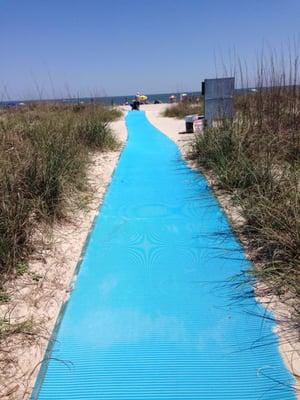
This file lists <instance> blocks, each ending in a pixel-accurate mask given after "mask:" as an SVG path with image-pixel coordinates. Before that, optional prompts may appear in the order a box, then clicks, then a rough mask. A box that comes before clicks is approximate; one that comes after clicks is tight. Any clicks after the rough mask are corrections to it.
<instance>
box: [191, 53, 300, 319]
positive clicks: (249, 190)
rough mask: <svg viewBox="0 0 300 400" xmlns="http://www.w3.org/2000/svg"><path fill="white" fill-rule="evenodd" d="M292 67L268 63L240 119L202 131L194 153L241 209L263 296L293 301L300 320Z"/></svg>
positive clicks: (297, 116)
mask: <svg viewBox="0 0 300 400" xmlns="http://www.w3.org/2000/svg"><path fill="white" fill-rule="evenodd" d="M291 65H292V66H294V68H293V67H291V70H290V71H288V73H286V72H285V71H282V70H278V69H276V66H275V65H274V64H273V61H271V65H268V66H266V65H261V68H260V69H259V74H258V77H257V85H256V86H257V91H256V92H247V93H244V94H242V95H239V96H236V98H235V103H236V104H235V106H236V116H235V118H234V120H233V121H220V122H219V124H218V126H217V127H214V128H211V129H206V130H205V132H204V133H203V135H197V136H196V137H195V140H194V143H193V150H192V153H191V157H192V158H193V159H195V160H196V161H197V162H198V165H199V166H200V167H201V168H203V169H204V170H206V171H210V172H212V173H213V176H214V179H215V184H216V187H217V188H219V189H222V190H224V191H225V192H227V193H229V194H230V195H231V197H232V199H233V202H234V204H235V205H236V206H238V209H239V210H241V212H242V215H243V217H244V219H245V224H244V225H243V227H242V228H240V229H239V233H240V235H242V237H244V238H246V240H247V243H248V246H249V252H250V255H251V257H252V260H253V261H254V262H255V263H254V267H253V269H252V270H251V271H250V274H249V279H251V276H252V277H253V276H254V277H256V278H259V280H260V281H261V282H264V283H265V284H266V285H263V288H264V289H263V292H262V293H261V295H262V296H265V295H274V294H275V295H276V296H280V297H281V298H282V299H283V301H285V302H287V303H289V306H291V304H292V308H293V312H292V314H293V318H294V321H295V322H296V324H297V326H299V325H300V311H299V305H300V86H299V82H298V72H297V70H296V66H297V62H296V60H295V63H292V64H291Z"/></svg>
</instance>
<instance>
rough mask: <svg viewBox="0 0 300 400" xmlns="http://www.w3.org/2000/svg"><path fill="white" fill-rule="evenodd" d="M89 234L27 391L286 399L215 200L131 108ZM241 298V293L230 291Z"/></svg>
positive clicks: (131, 398)
mask: <svg viewBox="0 0 300 400" xmlns="http://www.w3.org/2000/svg"><path fill="white" fill-rule="evenodd" d="M126 120H127V126H128V130H129V140H128V143H127V146H126V148H125V150H124V151H123V154H122V156H121V158H120V161H119V164H118V167H117V170H116V172H115V174H114V177H113V180H112V183H111V185H110V187H109V190H108V193H107V194H106V198H105V201H104V204H103V206H102V208H101V213H100V215H99V216H98V218H97V219H96V222H95V226H94V228H93V230H92V232H91V235H90V237H89V240H88V244H87V247H86V249H85V254H84V258H83V262H82V264H81V267H80V270H79V274H78V277H77V281H76V284H75V288H74V290H73V292H72V294H71V297H70V300H69V302H68V304H67V307H66V309H65V311H64V313H63V314H62V318H61V322H60V325H59V326H58V328H57V330H56V333H55V335H54V339H55V341H54V344H53V346H52V349H50V350H49V352H48V354H47V357H46V358H50V361H49V362H47V359H46V360H45V361H44V363H43V366H42V370H41V372H40V375H39V378H38V380H37V384H36V387H35V390H34V393H33V399H37V398H38V399H41V400H46V399H47V400H50V399H55V400H60V399H62V400H65V399H68V400H71V399H72V400H75V399H83V400H88V399H107V400H113V399H122V400H124V399H127V400H137V399H140V400H142V399H143V400H144V399H156V400H158V399H161V400H163V399H164V400H165V399H169V400H174V399H181V400H187V399H194V400H196V399H197V400H200V399H201V400H225V399H231V400H234V399H235V400H252V399H255V400H271V399H272V400H276V399H278V400H286V399H295V395H294V393H293V391H292V390H291V387H290V385H292V384H293V378H292V377H291V375H290V374H289V372H288V371H287V369H286V367H285V365H284V363H283V361H282V359H281V357H280V354H279V353H278V350H277V338H276V336H275V335H274V334H273V333H272V328H273V324H272V322H270V320H269V319H267V318H265V319H262V318H260V317H257V316H256V314H260V315H264V313H265V310H264V309H263V308H262V307H261V306H260V305H258V304H257V303H256V302H255V300H254V299H253V298H251V296H250V299H247V300H245V299H244V300H243V296H244V295H245V291H246V292H249V290H251V288H249V287H242V288H240V289H237V288H236V285H235V283H236V281H235V279H232V276H234V275H237V274H239V273H240V272H241V271H242V270H244V269H246V268H248V267H249V265H248V262H247V261H246V259H245V258H244V255H243V252H242V250H241V248H240V245H239V243H238V242H237V240H236V239H235V237H234V235H233V234H232V232H231V230H230V226H229V224H228V221H227V220H226V218H225V216H224V214H223V212H222V210H221V208H220V206H219V204H218V202H217V201H216V199H215V198H214V196H213V194H212V192H211V191H210V190H209V188H208V186H207V183H206V181H205V179H204V178H203V177H201V176H200V175H199V174H197V173H195V172H193V171H191V170H190V169H189V168H188V167H187V166H186V164H185V163H184V162H183V161H182V160H181V159H180V154H179V152H178V149H177V146H176V145H175V144H174V143H173V142H171V141H170V140H169V139H168V138H167V137H166V136H164V135H163V134H162V133H161V132H159V131H158V130H157V129H156V128H154V127H153V126H152V125H151V124H150V123H149V122H148V121H147V119H146V117H145V115H144V113H143V112H138V111H136V112H134V111H133V112H129V114H128V116H127V119H126ZM239 296H241V297H239Z"/></svg>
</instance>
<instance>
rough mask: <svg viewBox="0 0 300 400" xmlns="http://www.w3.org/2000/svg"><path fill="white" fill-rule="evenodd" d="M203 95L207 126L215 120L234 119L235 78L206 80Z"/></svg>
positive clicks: (203, 85)
mask: <svg viewBox="0 0 300 400" xmlns="http://www.w3.org/2000/svg"><path fill="white" fill-rule="evenodd" d="M202 94H204V118H205V121H206V123H207V125H211V124H212V122H213V121H215V120H219V119H223V118H232V117H233V115H234V108H233V94H234V78H217V79H205V81H204V83H202Z"/></svg>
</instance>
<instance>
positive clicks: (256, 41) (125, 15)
mask: <svg viewBox="0 0 300 400" xmlns="http://www.w3.org/2000/svg"><path fill="white" fill-rule="evenodd" d="M299 31H300V0H138V1H137V0H80V1H79V0H0V57H1V58H0V100H1V97H2V98H3V97H7V96H9V97H10V98H15V99H16V98H33V97H38V92H40V94H41V95H42V96H43V97H53V96H56V97H64V96H66V95H80V96H85V95H88V96H89V95H108V96H113V95H122V94H131V93H135V92H136V91H138V90H139V91H144V92H145V93H162V92H172V91H177V90H185V91H188V90H199V88H200V83H201V80H202V79H203V78H205V77H213V76H215V74H216V68H215V59H217V60H218V61H220V60H221V58H222V55H223V57H224V58H225V59H227V58H228V54H229V53H230V52H233V49H234V48H235V51H236V53H238V54H239V56H240V57H241V58H243V59H246V60H247V62H248V63H249V67H250V69H251V68H253V65H254V64H253V62H254V59H255V56H256V54H257V51H259V50H260V49H261V48H262V46H263V43H265V44H267V45H269V46H271V47H275V48H280V46H281V45H282V44H284V43H286V42H287V40H289V39H290V40H293V38H295V37H298V36H299ZM215 55H216V56H215Z"/></svg>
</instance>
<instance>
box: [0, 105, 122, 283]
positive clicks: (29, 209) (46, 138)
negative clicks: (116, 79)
mask: <svg viewBox="0 0 300 400" xmlns="http://www.w3.org/2000/svg"><path fill="white" fill-rule="evenodd" d="M118 117H120V112H119V111H118V110H115V109H110V108H108V107H102V106H98V105H93V104H92V105H67V104H59V103H32V104H28V105H26V106H23V107H19V108H17V109H11V110H5V109H2V110H0V237H1V241H0V274H1V276H0V283H1V282H3V280H5V278H6V277H7V276H8V274H11V273H14V272H16V271H18V269H20V265H24V263H26V261H27V258H28V256H29V254H30V253H31V252H32V251H33V250H34V243H33V240H32V239H33V234H34V231H35V230H36V229H37V227H38V226H39V224H41V223H46V224H52V222H53V221H55V220H60V219H63V218H64V217H65V216H66V215H67V213H68V211H69V210H71V209H73V208H74V207H75V205H76V204H77V202H78V201H79V199H80V196H81V193H83V192H84V191H85V190H86V189H87V186H86V172H87V166H88V163H89V160H90V154H91V152H93V151H105V150H110V149H116V148H117V146H118V143H117V141H116V139H115V137H114V135H113V133H112V131H111V129H110V126H109V122H110V121H112V120H114V119H116V118H118Z"/></svg>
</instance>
